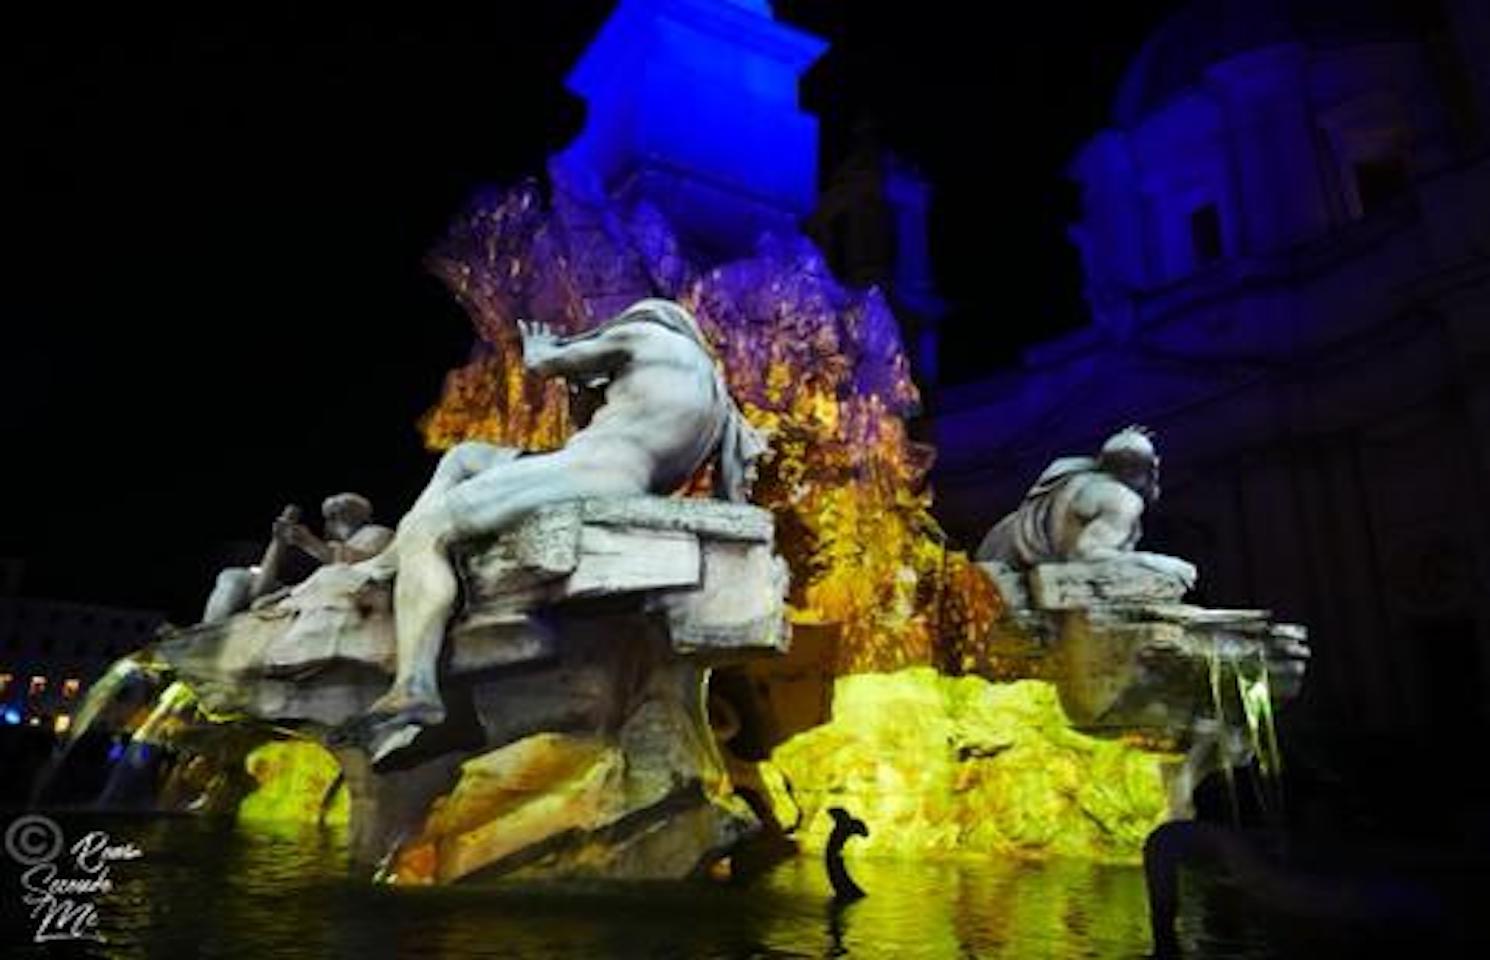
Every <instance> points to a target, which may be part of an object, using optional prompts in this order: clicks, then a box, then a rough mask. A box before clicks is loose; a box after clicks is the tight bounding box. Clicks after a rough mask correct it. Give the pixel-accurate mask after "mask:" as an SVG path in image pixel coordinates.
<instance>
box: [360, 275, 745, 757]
mask: <svg viewBox="0 0 1490 960" xmlns="http://www.w3.org/2000/svg"><path fill="white" fill-rule="evenodd" d="M519 329H520V330H521V333H522V342H523V360H524V363H525V364H526V365H527V367H528V368H529V369H530V370H532V371H533V372H534V373H536V374H538V375H540V376H545V377H549V376H555V375H557V376H563V377H566V378H568V379H570V380H571V381H573V382H577V383H580V384H584V385H586V386H595V385H597V384H603V386H604V391H605V394H604V395H605V401H604V404H603V405H602V406H601V407H600V408H599V410H598V411H597V412H596V413H595V414H594V417H593V418H592V419H591V420H590V422H589V423H588V424H586V425H584V426H583V427H582V429H580V430H579V431H578V432H577V433H575V434H574V436H572V437H571V438H570V439H569V441H568V443H566V444H565V445H564V446H563V447H562V448H561V449H559V450H555V451H553V452H551V453H531V454H528V453H523V452H520V451H516V450H513V449H511V448H506V447H497V446H493V445H491V444H486V443H463V444H460V445H458V446H456V447H454V448H453V449H451V450H450V451H449V452H448V453H446V454H445V456H444V458H443V459H441V461H440V463H439V465H438V466H437V467H436V468H435V472H434V477H433V478H432V479H431V480H430V482H429V485H428V486H427V487H426V488H425V490H424V492H423V493H421V494H420V496H419V498H418V499H417V500H416V501H415V503H414V506H413V507H412V508H410V510H409V512H408V514H407V515H405V516H404V518H403V519H402V520H401V521H400V522H399V525H398V532H397V534H396V535H395V536H394V539H393V542H392V543H391V544H389V546H388V547H387V549H385V550H384V551H383V552H382V553H381V554H379V555H378V556H376V557H373V558H372V559H370V560H366V561H364V562H363V564H362V565H361V566H362V568H363V569H364V570H365V571H367V572H369V573H371V574H373V575H374V576H379V577H386V576H389V575H392V576H395V578H396V579H395V581H394V593H393V609H394V621H395V628H396V631H397V638H398V639H397V648H398V668H397V673H396V676H395V679H394V681H393V685H392V687H391V688H390V689H389V690H388V691H387V693H385V694H384V695H383V696H382V697H380V698H379V699H378V700H377V701H376V702H374V703H373V705H372V706H371V707H370V708H369V709H368V712H367V714H366V716H364V717H363V718H360V719H359V720H358V721H357V722H356V724H357V727H358V728H359V729H360V730H363V731H365V733H361V734H359V735H358V737H359V739H363V740H364V742H365V745H366V747H367V749H368V752H369V753H370V754H371V756H372V758H373V760H374V762H376V761H378V760H380V759H382V758H383V757H386V756H387V755H388V754H390V753H392V752H394V751H397V750H399V749H401V748H402V747H404V746H406V745H407V744H409V743H411V742H412V741H413V739H414V738H415V737H416V736H417V735H418V733H419V731H420V730H421V729H422V728H424V727H428V726H433V725H436V724H439V723H441V722H443V720H444V717H445V708H444V704H443V701H442V700H441V698H440V692H439V689H438V685H437V663H438V660H439V655H440V649H441V644H442V642H443V640H444V635H445V626H446V621H447V620H449V618H450V616H451V613H452V611H453V609H454V606H455V603H456V600H457V581H456V575H455V573H454V571H453V569H452V566H451V561H450V558H449V551H450V549H451V547H452V546H454V545H457V544H460V543H462V542H464V541H468V540H471V539H473V538H480V537H488V536H491V535H494V534H496V533H499V532H501V531H503V530H506V529H510V528H511V527H512V526H513V525H514V524H516V523H517V522H518V521H519V520H521V519H522V518H523V517H525V516H526V515H527V514H529V513H531V512H532V511H533V510H535V509H537V508H538V507H541V506H544V505H546V504H552V503H558V502H562V501H569V500H579V499H584V498H590V497H630V496H637V495H642V494H649V493H650V494H667V493H671V492H673V491H675V490H676V489H678V488H679V487H680V486H682V485H683V484H684V483H686V482H687V481H688V479H689V478H690V477H692V476H693V475H694V474H695V473H696V472H697V471H698V470H699V469H700V468H701V467H702V466H703V465H704V464H705V463H707V462H708V461H709V460H710V458H717V461H716V463H715V467H714V484H715V491H714V492H715V495H716V496H719V497H721V498H723V499H728V500H731V501H735V502H743V501H744V500H745V499H746V496H747V493H748V486H749V482H750V474H751V466H752V464H753V462H754V461H755V460H756V458H758V457H759V456H760V455H761V453H763V452H764V450H765V444H764V442H763V440H762V438H761V437H760V435H759V434H757V433H756V432H755V430H754V429H752V428H751V427H750V425H749V424H747V423H746V422H745V419H744V417H743V416H742V415H741V413H740V411H739V408H738V407H736V405H735V403H734V401H733V399H732V398H731V397H730V394H729V390H728V388H727V386H726V385H725V381H724V378H723V376H722V375H721V374H720V372H719V371H718V370H717V369H716V367H715V363H714V359H713V356H712V354H711V352H710V350H709V346H708V342H707V341H706V340H705V338H704V335H703V333H702V331H701V330H700V329H699V327H698V324H697V322H696V321H695V320H694V318H693V317H692V316H691V315H690V314H689V313H688V311H686V310H684V309H683V308H682V307H680V306H679V305H677V304H676V303H672V302H670V301H667V300H656V299H650V300H642V301H640V302H639V303H636V304H634V305H632V306H631V307H629V308H627V309H626V310H624V311H623V312H621V313H620V314H619V315H617V316H615V317H613V318H611V319H610V320H608V321H606V322H605V323H602V324H601V325H600V326H598V327H596V328H595V329H594V330H592V331H589V332H587V333H584V334H580V335H578V336H574V337H570V338H567V339H559V338H558V337H557V336H556V335H555V334H554V332H553V331H552V330H551V329H550V328H549V327H548V325H546V324H543V323H533V322H520V323H519Z"/></svg>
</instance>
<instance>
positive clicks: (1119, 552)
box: [977, 426, 1196, 589]
mask: <svg viewBox="0 0 1490 960" xmlns="http://www.w3.org/2000/svg"><path fill="white" fill-rule="evenodd" d="M1158 499H1159V454H1158V452H1157V451H1156V450H1155V449H1154V442H1153V438H1152V435H1151V434H1150V433H1149V432H1148V431H1147V430H1145V429H1144V428H1142V427H1137V426H1134V427H1125V428H1124V429H1122V430H1119V431H1118V432H1117V433H1115V434H1113V435H1112V436H1110V437H1108V438H1107V441H1106V442H1105V443H1103V444H1102V449H1101V451H1100V452H1099V453H1098V454H1097V456H1095V457H1061V458H1060V459H1058V460H1055V461H1053V462H1052V463H1051V464H1050V465H1049V466H1048V467H1046V468H1045V472H1044V473H1042V474H1040V478H1039V479H1038V480H1036V481H1035V485H1034V486H1032V487H1030V489H1029V492H1028V493H1026V494H1025V495H1024V502H1023V503H1021V504H1020V505H1019V509H1017V510H1015V511H1014V512H1013V513H1011V514H1009V515H1008V516H1006V517H1004V518H1003V519H1002V520H1000V521H999V522H998V523H997V524H995V525H994V527H993V529H992V530H989V531H988V535H987V536H985V537H984V538H983V542H982V543H981V544H980V545H979V546H978V552H977V559H979V560H998V561H1000V562H1002V563H1004V564H1007V565H1008V566H1010V567H1013V568H1015V569H1021V570H1023V569H1028V568H1030V567H1033V566H1035V565H1037V564H1042V563H1066V562H1070V561H1096V560H1127V561H1129V562H1132V563H1136V564H1138V565H1140V566H1144V567H1147V568H1148V569H1150V570H1153V571H1155V572H1157V573H1161V574H1164V575H1166V576H1170V577H1173V578H1176V579H1178V580H1179V581H1180V582H1182V583H1183V584H1184V585H1185V587H1186V588H1187V589H1188V588H1190V587H1193V586H1195V573H1196V571H1195V567H1194V565H1193V564H1190V563H1188V562H1186V561H1184V560H1181V559H1180V558H1178V557H1170V556H1166V555H1164V554H1159V553H1145V552H1142V551H1137V550H1134V549H1133V548H1134V547H1135V546H1136V545H1137V543H1138V539H1139V537H1141V536H1142V535H1143V525H1142V523H1141V522H1140V521H1141V519H1142V517H1143V511H1144V508H1145V507H1146V506H1148V505H1149V504H1151V503H1153V502H1154V501H1156V500H1158Z"/></svg>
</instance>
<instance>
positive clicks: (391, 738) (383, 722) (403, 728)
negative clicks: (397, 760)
mask: <svg viewBox="0 0 1490 960" xmlns="http://www.w3.org/2000/svg"><path fill="white" fill-rule="evenodd" d="M444 722H445V708H444V706H443V705H441V703H440V702H439V701H438V700H434V699H430V698H426V697H416V696H413V695H410V694H407V693H404V692H402V691H398V690H390V691H389V692H388V693H386V694H384V695H383V696H381V697H379V698H378V699H377V700H376V701H374V702H373V704H372V706H371V707H369V708H368V710H367V712H366V713H364V714H363V715H362V716H360V717H356V718H353V719H352V720H349V721H347V722H346V723H344V724H342V726H341V727H339V728H338V729H337V730H336V731H335V732H333V733H332V735H331V736H330V737H329V738H328V742H329V743H330V744H331V745H332V746H357V747H361V748H362V750H363V751H364V752H366V753H367V755H368V759H369V760H370V761H371V762H372V765H373V766H374V767H376V766H379V765H381V764H383V763H384V761H386V760H387V759H388V758H389V757H391V756H393V755H394V754H396V753H398V752H399V751H401V750H403V749H405V748H407V747H408V746H409V745H411V744H412V743H413V742H414V740H415V739H416V738H418V736H419V734H420V733H422V732H423V731H424V730H425V729H426V728H429V727H437V726H439V725H440V724H442V723H444Z"/></svg>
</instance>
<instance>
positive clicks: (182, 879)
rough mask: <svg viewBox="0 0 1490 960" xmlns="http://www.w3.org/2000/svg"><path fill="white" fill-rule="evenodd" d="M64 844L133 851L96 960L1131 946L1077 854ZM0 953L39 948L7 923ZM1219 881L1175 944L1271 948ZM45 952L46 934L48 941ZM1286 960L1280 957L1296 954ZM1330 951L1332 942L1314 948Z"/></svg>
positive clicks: (1118, 949) (104, 908)
mask: <svg viewBox="0 0 1490 960" xmlns="http://www.w3.org/2000/svg"><path fill="white" fill-rule="evenodd" d="M59 819H60V820H61V821H62V823H63V826H64V828H65V832H66V834H67V836H68V839H69V842H71V841H72V840H74V839H75V838H76V837H78V836H81V835H82V833H83V832H84V831H86V830H88V829H104V830H107V831H109V832H110V833H111V834H112V835H113V837H114V838H115V840H116V841H117V840H124V839H128V840H131V841H133V842H134V843H135V844H136V845H138V846H139V847H140V848H141V850H142V851H143V854H144V855H143V857H142V859H140V860H137V861H132V862H129V863H123V864H118V865H117V866H116V867H115V869H114V874H113V876H114V879H115V881H116V884H117V886H116V888H115V889H114V890H113V891H112V892H110V893H108V894H106V895H101V896H99V897H98V898H97V900H96V902H97V904H98V913H99V918H100V924H101V930H102V933H103V935H104V936H105V937H106V938H107V941H108V942H107V943H106V944H103V945H87V946H86V947H84V948H82V949H81V950H79V949H70V952H71V953H74V954H78V953H83V954H87V955H93V956H109V957H143V956H162V955H167V956H174V955H182V956H192V955H194V956H204V957H236V956H245V957H247V956H252V957H258V958H265V957H275V958H278V957H286V958H289V957H328V956H351V957H362V956H392V955H396V956H399V957H460V956H491V957H535V958H548V957H554V958H558V957H564V958H571V957H680V958H684V957H686V958H695V957H697V958H707V957H837V956H847V957H893V958H896V960H915V958H922V957H926V958H933V957H934V958H943V957H1018V958H1026V957H1041V958H1047V957H1048V958H1080V957H1101V958H1106V957H1119V958H1121V957H1141V956H1144V955H1145V954H1146V953H1147V952H1148V950H1149V935H1148V929H1147V908H1146V900H1145V893H1144V886H1143V875H1142V872H1141V871H1140V870H1139V869H1138V868H1134V867H1102V866H1094V865H1090V864H1082V863H1058V864H1044V865H1036V864H1019V863H1012V862H989V861H986V860H978V861H968V862H938V863H907V862H903V861H893V862H891V861H858V862H856V863H854V864H853V872H854V874H855V876H856V878H857V879H858V880H859V881H860V883H861V884H862V885H863V886H864V887H865V888H866V889H867V890H868V891H869V893H870V895H869V897H868V898H867V899H865V900H862V901H860V902H858V903H855V904H852V905H850V906H848V907H846V908H841V909H835V908H834V907H833V906H832V903H831V898H830V896H829V887H828V884H827V879H826V877H825V875H824V872H823V870H822V867H821V864H820V863H818V862H816V861H814V860H808V859H799V860H794V861H789V862H787V863H785V864H783V865H781V866H779V867H777V868H776V869H775V870H773V871H772V872H770V873H768V874H766V875H764V876H762V877H760V878H758V879H757V880H756V881H755V882H753V883H752V884H750V885H748V886H742V885H721V884H711V883H696V884H684V883H676V884H674V883H664V884H641V885H636V884H633V885H629V886H606V885H560V886H544V887H532V886H528V887H515V886H511V885H506V886H501V885H499V886H489V887H482V888H475V887H458V888H444V889H407V888H387V887H374V886H370V885H366V884H363V883H360V882H353V881H351V880H349V879H347V875H346V863H345V860H344V856H343V854H342V852H341V845H340V844H339V843H337V842H336V838H334V837H331V836H327V835H324V834H319V835H317V834H313V835H310V836H294V837H289V836H286V837H274V836H266V835H263V834H249V833H243V832H238V831H235V830H233V829H232V828H230V827H223V826H220V825H214V824H212V823H208V822H204V821H200V820H194V819H133V820H131V819H119V818H112V819H93V820H82V819H79V818H77V817H72V818H68V817H59ZM10 867H11V870H10V872H9V873H8V874H7V875H6V877H5V883H6V889H5V891H4V894H5V902H6V907H7V909H6V915H7V916H6V919H7V921H9V922H8V924H7V927H8V929H7V930H6V935H5V939H4V940H3V941H0V943H3V944H4V946H5V947H6V948H17V949H6V950H3V951H0V952H3V953H5V954H6V955H7V956H17V957H22V956H52V955H54V954H52V953H47V952H46V951H47V950H48V949H49V948H48V947H41V946H34V945H31V944H29V943H26V942H25V940H26V939H27V938H28V935H27V934H26V932H25V931H24V930H21V929H19V928H18V927H16V926H15V924H16V923H17V922H18V921H20V920H23V919H24V917H22V916H18V909H17V908H18V882H17V878H16V876H15V870H14V865H10ZM1237 903H1238V901H1237V900H1236V899H1235V898H1234V897H1231V896H1229V895H1228V893H1227V892H1226V891H1225V890H1222V889H1212V890H1210V891H1208V892H1206V893H1205V895H1192V896H1190V897H1188V898H1187V899H1186V902H1185V908H1184V912H1183V914H1182V918H1181V933H1182V940H1183V941H1184V942H1185V943H1186V944H1187V946H1188V947H1189V948H1190V954H1191V955H1194V956H1205V957H1249V958H1250V957H1267V956H1274V955H1278V954H1277V952H1276V949H1277V945H1276V943H1273V944H1270V943H1269V937H1270V936H1275V933H1276V931H1273V932H1271V933H1270V932H1269V931H1266V930H1265V929H1264V928H1263V926H1262V925H1261V924H1260V923H1258V922H1256V921H1255V920H1254V919H1253V918H1251V917H1250V916H1249V915H1248V912H1247V911H1246V910H1245V909H1243V908H1242V907H1240V906H1236V904H1237ZM52 946H53V947H55V945H52ZM1290 955H1292V954H1290ZM1317 955H1320V956H1332V955H1336V954H1334V953H1333V952H1330V953H1321V954H1317Z"/></svg>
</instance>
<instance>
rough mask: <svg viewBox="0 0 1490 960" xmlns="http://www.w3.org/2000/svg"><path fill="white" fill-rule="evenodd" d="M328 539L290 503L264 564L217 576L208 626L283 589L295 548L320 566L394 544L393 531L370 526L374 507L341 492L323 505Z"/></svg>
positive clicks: (205, 616) (205, 618) (365, 555)
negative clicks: (308, 525)
mask: <svg viewBox="0 0 1490 960" xmlns="http://www.w3.org/2000/svg"><path fill="white" fill-rule="evenodd" d="M321 516H322V518H323V520H324V529H325V531H326V539H325V540H322V539H321V538H319V537H317V536H316V535H315V534H313V533H311V532H310V530H309V529H307V528H306V527H305V526H304V525H303V524H301V523H300V522H299V520H300V508H299V507H297V506H295V505H294V504H291V505H289V506H287V507H285V508H284V510H283V511H282V512H281V513H280V515H279V517H278V519H276V520H275V521H274V527H273V532H272V533H271V535H270V538H269V545H268V546H267V547H266V548H265V549H264V556H263V559H261V560H260V561H259V563H258V564H257V565H256V566H252V567H229V568H228V569H226V570H224V571H222V572H221V573H219V574H218V575H217V583H216V584H215V585H214V586H213V588H212V595H211V596H210V597H208V599H207V607H206V609H205V610H204V611H203V612H202V622H203V623H213V622H216V621H218V620H224V619H227V618H228V617H230V616H232V615H233V614H235V613H238V612H239V611H242V610H246V609H248V608H249V607H250V606H251V605H252V604H253V603H254V601H255V600H258V599H260V598H261V597H265V596H267V595H268V594H270V593H273V592H274V591H275V590H276V589H278V588H279V586H280V583H279V576H280V567H281V566H283V564H284V556H285V550H286V549H287V548H288V547H292V546H293V547H295V548H296V549H298V550H300V551H301V552H302V553H304V554H306V555H307V556H309V557H311V558H312V559H314V560H315V561H316V562H317V563H318V564H328V563H356V562H357V561H359V560H365V559H367V558H368V557H372V556H376V555H377V554H378V553H379V552H380V551H381V550H382V549H383V548H384V547H386V546H387V545H388V542H389V541H390V540H392V539H393V531H392V530H390V529H388V528H387V527H384V526H379V525H378V524H375V523H371V522H370V521H371V520H372V503H371V502H369V501H368V499H367V498H366V497H364V496H361V495H360V494H356V493H338V494H335V495H333V496H330V497H327V498H326V499H325V501H323V502H322V504H321Z"/></svg>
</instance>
